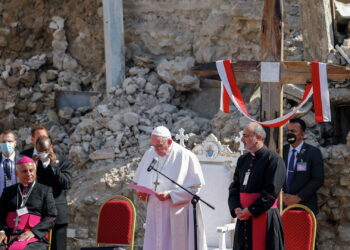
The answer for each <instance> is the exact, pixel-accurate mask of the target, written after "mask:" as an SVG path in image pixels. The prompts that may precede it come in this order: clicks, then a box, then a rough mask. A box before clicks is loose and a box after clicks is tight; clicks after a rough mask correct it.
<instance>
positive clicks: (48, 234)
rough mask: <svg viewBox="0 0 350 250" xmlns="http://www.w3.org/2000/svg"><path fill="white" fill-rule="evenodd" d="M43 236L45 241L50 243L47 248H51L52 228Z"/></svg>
mask: <svg viewBox="0 0 350 250" xmlns="http://www.w3.org/2000/svg"><path fill="white" fill-rule="evenodd" d="M45 238H46V239H47V241H48V242H49V244H50V245H49V248H48V250H51V240H52V229H51V230H50V232H48V233H47V234H46V235H45Z"/></svg>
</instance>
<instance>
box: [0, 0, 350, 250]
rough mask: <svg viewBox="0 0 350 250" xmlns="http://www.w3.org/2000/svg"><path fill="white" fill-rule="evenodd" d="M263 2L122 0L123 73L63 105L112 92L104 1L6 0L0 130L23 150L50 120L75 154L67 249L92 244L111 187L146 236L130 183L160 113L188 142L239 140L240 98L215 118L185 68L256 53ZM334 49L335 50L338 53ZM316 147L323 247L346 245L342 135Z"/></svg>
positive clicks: (289, 25) (293, 43) (293, 12)
mask: <svg viewBox="0 0 350 250" xmlns="http://www.w3.org/2000/svg"><path fill="white" fill-rule="evenodd" d="M284 2H285V12H286V13H285V14H286V15H285V20H286V22H285V60H302V59H303V39H302V35H301V28H300V25H299V8H298V4H297V1H296V0H286V1H284ZM262 3H263V1H262V0H249V1H246V0H240V1H225V0H221V1H216V0H191V1H185V0H181V1H175V0H166V1H156V0H130V1H129V0H128V1H124V19H125V41H126V43H125V44H126V58H127V67H126V79H125V81H124V82H123V84H122V85H121V86H120V87H118V88H115V89H113V90H112V91H111V93H110V96H109V97H106V96H104V95H102V94H101V95H99V96H94V97H92V98H91V100H90V104H91V106H90V107H85V108H77V109H73V108H69V107H66V108H62V109H60V110H57V109H56V108H55V98H56V94H55V91H60V90H70V91H80V90H87V91H97V92H100V93H104V91H105V86H104V85H105V79H104V55H103V53H104V49H103V46H104V42H103V23H102V3H101V1H95V0H85V1H81V0H79V1H72V0H65V1H57V0H49V1H46V0H3V1H2V2H1V3H0V47H1V50H0V74H1V77H0V88H1V89H2V90H4V91H1V94H0V100H1V101H0V124H1V129H4V128H5V126H8V127H10V128H14V129H16V131H17V133H18V141H19V149H21V148H23V147H25V146H26V145H27V144H28V143H30V126H31V125H33V124H35V123H39V122H40V123H43V124H45V125H46V126H47V127H48V128H49V132H50V134H51V136H52V137H53V139H54V143H55V145H56V150H58V151H60V152H62V153H65V154H67V157H69V158H70V159H71V160H72V161H73V163H74V171H73V175H74V182H73V188H72V189H71V191H70V193H69V209H70V219H71V222H70V229H72V230H74V232H75V237H74V238H69V248H70V249H79V248H80V247H81V246H87V245H91V244H93V242H94V239H95V225H96V220H97V211H98V208H99V206H100V204H101V203H102V202H103V201H104V199H105V198H107V197H109V196H111V195H113V194H124V195H126V196H128V197H131V198H132V199H133V200H134V201H135V202H136V206H137V208H138V210H139V211H138V212H139V213H138V215H139V217H138V221H137V225H138V230H137V238H136V239H137V244H139V245H140V244H141V242H142V237H143V229H142V224H143V223H144V221H145V207H144V205H143V204H141V203H140V202H139V201H138V200H137V199H136V197H134V194H133V192H132V191H131V190H130V189H128V188H126V184H127V183H129V182H130V181H131V180H132V177H133V174H134V170H135V168H136V165H137V162H138V161H139V159H140V157H141V155H142V153H143V152H144V151H145V149H146V148H147V147H148V146H149V140H148V138H149V134H150V131H151V130H152V127H154V126H156V125H160V124H164V125H167V126H169V127H171V128H172V132H173V133H176V132H177V129H179V128H180V127H183V128H184V129H185V130H186V133H190V135H191V136H190V141H189V142H188V144H187V146H188V147H189V148H192V147H193V145H194V144H196V143H200V142H201V141H202V140H203V139H204V138H205V137H206V136H207V135H208V134H209V133H210V132H213V133H214V134H215V135H216V136H217V137H218V138H219V139H220V140H221V141H222V142H223V143H227V144H230V145H231V147H232V149H235V148H237V147H238V145H237V144H235V143H234V139H233V138H234V137H235V136H237V135H238V132H239V131H240V130H241V128H242V127H243V126H244V125H245V124H246V123H247V120H246V119H245V118H243V117H242V116H241V115H240V114H238V112H237V111H235V109H232V110H234V111H233V112H232V113H231V114H223V113H221V112H218V113H217V114H215V116H210V117H207V116H205V115H204V114H203V113H201V114H199V112H198V113H197V112H196V111H194V110H193V109H190V108H189V106H190V105H188V104H189V98H192V96H191V95H190V94H189V93H191V94H192V93H198V91H199V89H202V93H208V92H209V91H208V89H206V88H203V84H202V83H200V81H199V79H198V78H196V77H194V76H193V75H192V74H191V73H190V71H189V70H190V67H191V66H193V64H194V63H198V62H209V61H213V60H216V59H222V58H235V59H242V60H250V59H259V55H260V48H259V37H260V26H261V14H262ZM337 56H338V55H334V59H337V60H338V61H339V62H340V61H341V60H340V59H339V58H340V57H337ZM287 89H288V88H287ZM347 91H349V90H348V87H347V85H337V84H334V85H332V89H331V97H332V102H334V103H342V102H345V104H347V105H350V101H348V95H347V94H344V93H347ZM301 93H302V90H296V89H294V88H292V89H290V90H289V91H288V90H287V91H286V101H285V103H284V107H285V112H287V111H288V110H289V109H290V108H292V106H293V105H294V104H295V102H297V101H298V100H299V99H300V97H299V96H301ZM211 100H212V101H213V102H214V101H215V100H214V99H211ZM249 101H250V103H249V105H248V110H249V112H250V113H251V114H252V115H253V117H255V118H257V119H259V117H258V113H259V110H258V105H259V103H260V100H259V96H258V95H254V98H252V99H251V100H249ZM215 102H216V101H215ZM210 105H212V104H210ZM213 105H214V104H213ZM215 105H217V104H216V103H215ZM309 106H310V109H309V110H307V112H305V113H303V114H301V116H302V118H303V119H305V120H306V122H307V125H308V138H307V141H308V142H310V143H312V144H314V145H316V146H319V147H320V145H324V141H323V140H325V139H324V138H323V137H322V133H321V131H323V130H325V131H328V130H329V131H331V130H332V128H331V126H330V125H324V126H320V125H317V124H316V123H315V122H314V118H313V112H312V109H311V106H312V105H309ZM349 143H350V142H349V139H348V144H349ZM320 148H321V150H322V153H323V157H324V159H325V168H326V183H325V185H324V187H323V188H322V189H321V190H320V192H319V193H320V204H321V205H322V208H321V213H320V218H319V219H320V242H321V246H322V247H321V249H324V250H326V249H327V250H328V249H342V248H343V247H344V246H347V244H348V238H346V235H347V233H348V231H349V230H350V226H349V225H350V217H349V211H348V210H349V208H348V207H349V202H350V198H349V197H350V195H349V192H348V191H347V190H348V186H349V174H350V173H349V171H347V169H348V166H349V164H350V163H349V148H348V147H347V146H346V145H345V144H341V145H335V146H325V147H320ZM338 212H339V213H338Z"/></svg>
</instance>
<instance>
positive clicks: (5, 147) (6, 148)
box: [1, 142, 15, 155]
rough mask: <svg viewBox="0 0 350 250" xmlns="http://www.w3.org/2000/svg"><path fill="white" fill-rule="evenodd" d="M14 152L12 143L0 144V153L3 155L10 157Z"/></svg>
mask: <svg viewBox="0 0 350 250" xmlns="http://www.w3.org/2000/svg"><path fill="white" fill-rule="evenodd" d="M14 151H15V143H14V142H3V143H1V152H2V153H3V154H5V155H10V154H12V153H13V152H14Z"/></svg>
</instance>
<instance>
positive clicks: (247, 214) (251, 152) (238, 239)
mask: <svg viewBox="0 0 350 250" xmlns="http://www.w3.org/2000/svg"><path fill="white" fill-rule="evenodd" d="M264 138H265V131H264V129H263V128H262V127H261V126H260V125H259V124H257V123H250V124H249V125H247V126H246V127H245V128H244V130H243V137H242V141H243V143H244V145H245V149H246V150H247V151H248V153H246V154H244V155H242V156H240V157H239V159H238V162H237V167H236V171H235V174H234V177H233V182H232V184H231V185H230V188H229V200H228V204H229V208H230V212H231V215H232V216H233V217H237V223H236V229H235V236H234V247H233V249H234V250H241V249H245V250H250V249H253V250H279V249H284V239H283V231H282V226H281V221H280V216H279V211H278V208H277V198H278V194H279V192H280V190H281V188H282V186H283V183H284V180H285V166H284V162H283V159H282V158H281V157H279V156H278V155H277V154H276V153H275V152H273V151H271V150H269V149H268V148H266V146H264V143H263V140H264Z"/></svg>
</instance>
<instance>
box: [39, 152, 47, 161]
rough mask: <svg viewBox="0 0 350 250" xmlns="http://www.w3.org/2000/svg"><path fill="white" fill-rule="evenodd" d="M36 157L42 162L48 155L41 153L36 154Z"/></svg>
mask: <svg viewBox="0 0 350 250" xmlns="http://www.w3.org/2000/svg"><path fill="white" fill-rule="evenodd" d="M37 155H38V156H39V158H40V160H42V161H45V160H46V159H47V157H48V156H49V154H48V153H46V152H41V153H38V154H37Z"/></svg>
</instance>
